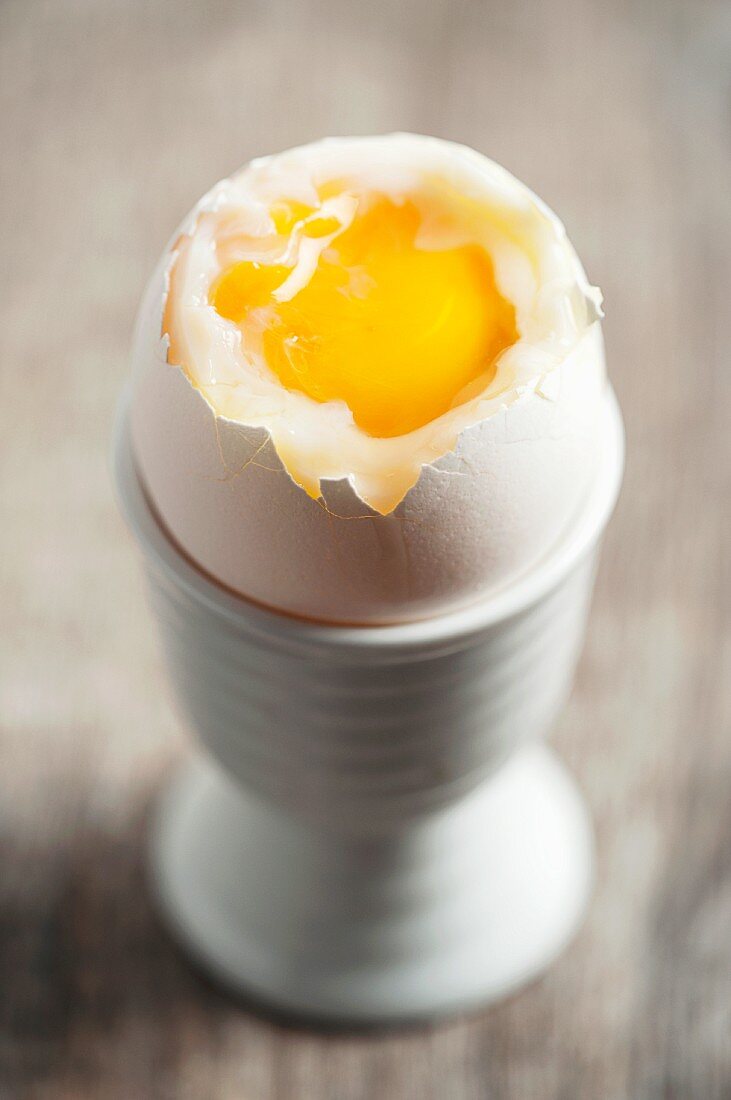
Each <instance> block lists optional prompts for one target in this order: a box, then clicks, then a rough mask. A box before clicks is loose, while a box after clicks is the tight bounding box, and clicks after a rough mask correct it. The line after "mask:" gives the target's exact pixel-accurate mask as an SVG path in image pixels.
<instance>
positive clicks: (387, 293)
mask: <svg viewBox="0 0 731 1100" xmlns="http://www.w3.org/2000/svg"><path fill="white" fill-rule="evenodd" d="M270 213H271V217H272V221H273V223H274V227H275V230H276V232H277V233H278V234H280V235H282V236H288V235H290V234H292V233H293V232H295V231H296V232H298V233H300V234H301V235H302V236H303V237H310V238H323V237H328V236H332V235H333V234H337V235H336V236H333V238H332V240H331V241H329V242H327V243H326V245H325V247H324V249H323V250H322V251H321V253H320V256H319V259H318V263H317V266H316V268H315V270H314V272H313V274H312V276H311V277H310V279H309V281H308V282H307V283H306V285H305V286H303V287H302V289H301V290H299V291H298V292H297V293H296V294H295V295H294V296H293V297H292V298H291V299H290V300H289V301H277V299H276V298H275V297H273V293H274V292H275V291H276V290H277V288H278V287H280V286H281V285H282V284H283V283H284V281H285V280H286V279H287V278H288V276H289V275H290V274H291V271H292V268H290V267H288V266H286V265H284V264H276V263H274V264H265V263H258V262H254V261H243V262H240V263H237V264H235V265H233V266H232V267H230V268H229V269H227V270H225V271H224V272H223V273H222V274H221V276H220V277H219V278H218V280H217V281H216V283H214V285H213V287H212V288H211V293H210V300H211V303H212V304H213V306H214V307H215V308H216V310H217V311H218V313H219V314H220V315H221V316H222V317H225V318H227V319H228V320H230V321H233V322H235V323H236V324H238V325H242V326H244V325H246V324H247V323H248V322H253V321H254V320H255V318H256V320H258V322H259V323H262V322H263V344H262V347H263V354H264V357H265V360H266V363H267V366H268V367H269V369H270V370H271V371H272V372H273V373H274V374H275V375H276V376H277V378H278V379H279V380H280V382H281V383H282V385H284V386H285V387H286V388H287V389H289V390H296V391H300V392H301V393H305V394H307V395H308V396H309V397H311V398H313V399H314V400H315V401H320V402H324V401H333V400H340V401H344V402H345V403H346V404H347V405H348V407H349V408H350V410H351V412H352V414H353V418H354V420H355V423H356V424H357V425H358V426H359V427H360V428H361V429H362V430H363V431H365V432H367V433H368V434H369V435H372V436H376V437H388V436H397V435H403V434H405V433H407V432H410V431H413V430H415V429H416V428H420V427H422V426H423V425H424V424H428V423H429V422H430V421H432V420H434V419H436V417H438V416H441V415H442V414H443V413H445V412H447V410H448V409H450V408H452V407H453V406H454V405H455V404H458V403H459V400H460V395H461V394H462V392H463V391H464V390H465V388H466V387H468V386H470V384H472V383H475V384H477V382H478V380H481V381H484V384H485V385H487V384H488V383H489V382H490V380H491V379H492V377H493V375H494V373H495V369H496V368H495V360H496V358H497V356H498V355H499V354H500V352H501V351H503V350H504V349H505V348H506V347H508V346H509V345H511V344H513V343H514V342H515V341H516V339H517V335H518V334H517V330H516V322H515V310H514V307H513V306H512V304H511V303H510V302H508V301H507V300H506V299H505V298H503V297H502V295H501V294H500V292H499V290H498V289H497V286H496V284H495V277H494V273H493V268H492V263H491V260H490V257H489V255H488V254H487V252H485V250H484V249H483V248H482V247H480V246H479V245H477V244H465V245H461V246H459V247H456V248H444V249H429V248H423V247H417V244H416V238H417V234H418V232H419V229H420V228H421V224H422V217H421V214H420V212H419V209H418V208H417V206H416V204H415V203H413V202H411V201H407V202H403V203H395V202H393V201H392V200H391V199H389V198H386V197H385V196H381V197H377V198H374V200H373V201H372V202H371V203H370V204H369V206H368V208H367V209H366V210H365V211H364V212H362V213H361V212H356V215H355V217H354V219H353V221H352V222H351V224H350V225H348V226H347V228H345V229H343V230H342V232H340V233H338V229H339V228H340V223H339V222H338V221H337V219H335V218H333V217H329V216H324V215H320V214H318V212H317V211H316V210H312V209H311V208H308V207H306V206H303V205H302V204H300V203H295V202H286V201H283V202H280V203H276V204H274V205H273V206H272V208H271V211H270ZM253 311H263V312H259V313H257V314H256V315H255V314H254V312H253ZM471 392H473V391H471Z"/></svg>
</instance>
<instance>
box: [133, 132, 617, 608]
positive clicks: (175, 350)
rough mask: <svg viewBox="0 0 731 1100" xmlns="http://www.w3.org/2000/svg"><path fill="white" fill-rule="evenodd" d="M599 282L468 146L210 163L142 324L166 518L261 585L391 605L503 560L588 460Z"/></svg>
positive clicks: (549, 513)
mask: <svg viewBox="0 0 731 1100" xmlns="http://www.w3.org/2000/svg"><path fill="white" fill-rule="evenodd" d="M600 301H601V298H600V295H599V293H598V291H597V290H595V289H594V288H592V287H590V286H589V284H588V283H587V280H586V277H585V275H584V272H583V270H582V267H581V265H580V263H579V261H578V259H577V257H576V254H575V252H574V250H573V248H572V247H571V245H570V243H569V241H568V239H567V237H566V233H565V231H564V229H563V226H562V225H561V223H560V222H559V221H558V219H557V218H556V216H555V215H554V214H553V213H552V212H551V211H550V210H549V209H548V208H547V207H546V206H545V205H544V203H542V202H541V201H540V200H539V199H538V198H537V197H536V196H535V195H534V194H532V192H530V191H529V190H528V189H527V188H526V187H525V186H524V185H523V184H522V183H520V182H519V181H518V180H516V179H515V178H514V177H513V176H511V175H510V174H509V173H508V172H506V171H505V170H504V169H502V168H500V167H499V166H498V165H497V164H495V163H494V162H492V161H490V160H488V159H487V158H486V157H483V156H481V155H479V154H477V153H475V152H473V151H472V150H470V149H467V148H465V147H463V146H459V145H454V144H451V143H449V142H445V141H439V140H437V139H434V138H426V137H418V136H415V135H408V134H394V135H390V136H387V137H368V138H363V137H360V138H342V139H330V140H326V141H322V142H318V143H315V144H313V145H308V146H304V147H302V148H299V149H293V150H291V151H289V152H286V153H282V154H279V155H276V156H271V157H266V158H263V159H261V160H256V161H254V162H252V163H251V164H250V165H249V166H247V167H246V168H244V169H242V170H241V171H240V172H238V173H237V174H235V175H234V176H232V177H231V178H229V179H227V180H224V181H222V182H221V183H219V184H217V185H216V186H215V187H214V188H213V189H212V190H211V191H210V192H209V193H208V194H207V195H206V196H205V197H204V198H203V199H202V200H201V201H200V202H199V203H198V205H197V206H196V207H195V209H194V210H193V211H192V213H191V214H190V215H189V217H188V218H187V219H186V221H185V223H184V224H183V226H182V227H181V229H180V230H179V231H178V233H177V234H176V235H175V237H174V238H173V242H172V245H171V246H170V248H169V249H168V250H167V251H166V252H165V254H164V256H163V258H162V260H161V263H160V265H159V266H158V270H157V271H156V273H155V275H154V276H153V279H152V281H151V283H150V285H149V287H148V290H147V293H146V296H145V298H144V301H143V304H142V308H141V311H140V315H139V319H138V326H137V332H136V338H135V345H134V363H135V379H134V386H133V395H132V408H131V426H132V441H133V448H134V453H135V459H136V463H137V467H138V471H139V475H140V478H141V480H142V483H143V485H144V488H145V490H146V493H147V495H148V498H149V500H150V503H151V505H152V506H153V508H154V510H155V512H156V514H157V516H158V518H159V520H160V522H161V524H162V525H163V526H164V528H165V529H166V530H167V532H168V534H169V536H170V537H171V538H172V539H173V540H174V542H175V543H177V545H178V546H179V547H180V548H181V549H182V550H183V551H184V552H185V553H186V555H187V556H188V557H189V558H190V559H191V560H192V561H194V562H195V563H196V564H197V565H198V566H199V567H200V568H201V569H202V570H203V571H205V573H207V574H208V575H209V576H210V577H212V578H213V579H215V580H216V581H218V582H219V583H220V584H222V585H224V586H225V587H226V588H228V589H229V590H232V591H233V592H235V593H236V594H238V595H240V596H242V597H245V598H247V599H250V600H254V601H257V602H258V603H261V604H265V605H267V606H269V607H271V608H273V609H276V610H278V611H281V612H287V613H290V614H295V615H300V616H307V617H310V618H314V619H318V620H323V621H331V622H349V623H376V622H403V621H408V620H413V619H418V618H423V617H426V616H430V615H435V614H439V613H441V612H444V611H446V610H450V609H453V608H456V607H458V606H461V605H465V604H467V603H469V602H471V601H474V600H476V599H479V598H482V597H484V596H485V595H487V594H488V593H490V592H492V591H495V590H496V589H497V588H499V587H501V586H504V585H506V584H508V583H510V581H511V580H513V579H514V578H516V577H517V576H518V575H519V574H521V573H523V572H525V571H526V570H527V569H529V568H530V567H531V566H532V565H533V564H535V563H536V562H537V561H538V560H539V559H540V558H541V556H542V555H544V554H546V553H547V552H548V551H549V550H550V549H551V547H552V546H553V545H554V544H555V543H556V541H557V540H558V539H559V538H560V537H561V534H562V533H563V532H564V531H565V530H566V528H567V525H568V524H569V523H570V521H571V519H572V517H573V516H574V515H575V514H576V512H577V510H578V509H579V508H580V506H581V503H582V501H583V499H584V498H585V496H586V494H587V492H588V490H589V487H590V485H591V482H592V478H593V476H594V473H595V470H596V468H597V463H598V458H599V454H600V450H601V441H602V433H601V431H600V418H601V411H602V407H603V403H604V401H605V396H606V382H605V371H604V355H603V345H602V338H601V332H600V326H599V317H600Z"/></svg>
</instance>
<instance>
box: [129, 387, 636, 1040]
mask: <svg viewBox="0 0 731 1100" xmlns="http://www.w3.org/2000/svg"><path fill="white" fill-rule="evenodd" d="M605 404H606V408H605V416H604V431H605V441H604V447H603V461H602V463H601V466H600V469H599V471H598V474H597V478H596V482H595V484H594V486H593V488H592V491H591V494H590V497H589V499H588V500H587V501H586V504H585V507H584V508H583V510H582V512H581V515H579V516H577V517H576V519H575V521H574V523H573V524H572V526H571V529H570V531H568V532H567V533H566V535H565V537H564V539H563V540H562V541H561V544H560V545H559V546H558V547H556V548H555V549H554V550H553V551H552V552H551V553H550V554H549V555H548V556H547V557H546V559H544V560H543V561H542V562H541V563H540V564H539V565H538V566H536V567H534V568H533V569H532V570H530V571H529V573H528V574H527V575H526V576H524V577H523V578H521V579H520V580H518V581H517V582H515V583H514V584H512V585H511V586H509V588H507V589H505V590H503V591H502V592H500V593H498V594H496V595H495V596H491V597H488V598H487V599H486V600H484V601H481V602H480V603H478V604H476V605H473V606H471V607H470V608H467V609H465V610H463V611H458V612H453V613H450V614H447V615H443V616H439V617H437V618H433V619H430V620H426V621H424V622H421V623H410V624H405V625H403V626H386V627H363V628H350V627H335V626H326V625H324V624H323V625H318V624H315V623H310V622H304V621H300V620H297V619H294V618H291V617H288V616H283V615H279V614H276V613H274V612H270V611H266V610H264V609H262V608H260V607H257V606H255V605H253V604H249V603H247V602H246V601H245V600H242V599H238V598H236V597H234V596H232V595H229V594H228V593H227V592H225V591H224V590H223V589H222V588H220V587H219V586H218V585H216V584H215V583H214V582H213V581H211V580H209V579H207V578H206V577H205V576H204V575H203V574H202V573H200V572H199V571H198V570H197V569H196V568H195V567H194V566H193V565H192V564H191V563H190V562H189V561H188V560H187V559H186V558H185V557H184V556H183V555H182V554H181V553H180V552H179V551H178V550H177V549H176V548H175V546H174V545H173V544H172V543H171V541H170V540H169V539H168V538H167V536H166V534H165V533H164V531H163V530H162V528H161V527H160V526H159V524H158V523H157V520H156V518H155V516H154V514H153V512H152V510H151V509H150V507H149V504H148V502H147V500H146V498H145V495H144V492H143V490H142V488H141V485H140V483H139V480H138V478H137V475H136V471H135V467H134V461H133V458H132V454H131V450H130V443H129V437H128V430H127V417H126V413H125V411H124V410H123V412H122V415H121V416H120V419H119V425H118V432H117V441H116V454H115V464H116V477H117V485H118V490H119V495H120V498H121V503H122V507H123V510H124V512H125V514H126V516H127V519H128V522H129V524H130V526H131V527H132V530H133V531H134V533H135V535H136V537H137V539H138V541H139V542H140V544H141V546H142V548H143V551H144V555H145V560H146V565H147V571H148V576H149V580H150V589H151V597H152V603H153V607H154V610H155V613H156V615H157V618H158V622H159V624H160V627H161V631H162V637H163V643H164V647H165V650H166V655H167V658H168V665H169V670H170V674H171V677H172V680H173V684H174V687H175V691H176V694H177V696H178V700H179V702H180V704H181V707H182V709H183V711H184V713H185V715H186V717H187V719H188V721H189V723H190V725H191V727H192V728H193V729H194V730H195V732H196V733H197V734H198V736H199V738H200V739H201V740H202V742H203V744H204V746H205V748H206V749H207V752H208V754H209V756H210V757H211V758H212V761H204V760H202V759H201V760H199V761H196V762H195V763H194V765H193V766H192V767H190V768H189V769H188V770H187V771H185V772H184V773H183V774H182V775H181V776H179V777H178V779H177V780H176V781H175V782H174V783H173V785H171V787H170V788H169V789H168V791H167V792H165V795H164V797H163V799H162V801H161V804H160V809H159V813H158V816H157V820H156V825H155V828H154V830H153V843H152V877H153V882H154V886H155V890H156V893H157V896H158V898H159V900H160V902H161V905H162V909H163V912H164V913H165V915H166V917H167V919H168V921H169V923H170V924H171V925H172V927H173V928H174V929H175V931H176V932H177V934H178V935H179V937H180V938H181V939H182V941H183V942H184V943H185V944H186V945H187V946H188V948H189V949H190V950H191V952H192V953H193V954H194V955H195V956H196V957H198V959H199V960H200V961H201V962H202V963H204V965H205V966H206V967H207V968H208V969H209V970H210V971H211V972H212V973H214V974H215V975H216V976H217V977H218V978H219V979H221V980H222V981H224V982H225V983H226V984H227V985H228V986H229V987H231V988H232V989H234V990H236V991H237V992H238V993H240V994H242V995H244V996H252V997H255V998H257V999H260V1000H262V1001H264V1002H266V1003H268V1004H269V1005H271V1006H273V1007H275V1008H277V1009H279V1010H281V1011H284V1012H287V1013H290V1014H294V1015H297V1016H301V1017H305V1018H309V1019H312V1020H315V1021H319V1020H321V1021H327V1022H335V1023H355V1024H357V1023H378V1022H400V1021H408V1020H417V1019H420V1018H428V1017H433V1016H435V1015H440V1014H445V1013H450V1012H455V1011H460V1010H463V1009H466V1008H471V1007H475V1006H477V1005H480V1004H484V1003H487V1002H488V1001H491V1000H494V999H495V998H497V997H499V996H502V995H503V994H505V993H507V992H509V991H511V990H513V989H515V988H516V987H518V986H519V985H521V984H522V983H523V982H525V981H527V980H528V979H529V978H531V977H533V976H534V975H536V974H538V973H539V972H540V971H542V970H543V969H544V968H545V967H546V966H547V965H548V964H549V963H550V962H551V961H552V960H553V959H554V958H555V956H556V955H557V954H558V952H559V951H560V950H561V949H562V948H563V947H564V945H565V944H566V943H567V941H568V940H569V939H570V937H571V935H572V933H573V932H574V930H575V929H576V928H577V926H578V923H579V921H580V918H581V915H582V913H583V911H584V908H585V904H586V901H587V897H588V893H589V888H590V882H591V875H592V840H591V829H590V825H589V822H588V819H587V815H586V812H585V809H584V806H583V802H582V799H581V797H580V795H579V794H578V792H577V790H576V788H575V786H574V784H573V782H572V781H571V780H570V779H569V777H568V775H567V774H566V772H565V771H564V769H563V767H562V766H561V765H560V764H559V763H558V762H557V760H556V759H555V757H554V756H553V755H552V753H551V752H550V751H549V750H548V749H546V748H545V747H543V746H542V745H540V744H538V743H537V739H539V738H540V737H542V736H543V735H544V734H545V733H546V732H547V731H548V729H549V728H550V726H551V724H552V722H553V720H554V719H555V717H556V714H557V713H558V711H559V709H560V707H561V706H562V704H563V702H564V700H565V698H566V695H567V693H568V691H569V689H570V685H571V680H572V677H573V672H574V667H575V663H576V659H577V655H578V652H579V650H580V646H581V642H582V638H583V634H584V626H585V621H586V614H587V610H588V605H589V600H590V595H591V590H592V585H593V577H594V569H595V560H596V552H597V546H598V542H599V539H600V536H601V533H602V531H603V529H604V526H605V524H606V522H607V519H608V518H609V515H610V513H611V510H612V507H613V504H614V500H615V498H616V494H617V491H618V486H619V481H620V477H621V470H622V460H623V444H622V430H621V420H620V417H619V412H618V409H617V406H616V402H615V401H614V398H613V396H612V394H611V392H610V391H608V392H607V399H606V403H605Z"/></svg>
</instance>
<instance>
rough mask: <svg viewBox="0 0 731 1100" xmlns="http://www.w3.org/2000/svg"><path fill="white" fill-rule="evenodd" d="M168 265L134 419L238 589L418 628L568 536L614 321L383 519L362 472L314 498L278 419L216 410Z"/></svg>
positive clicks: (145, 452) (154, 289)
mask: <svg viewBox="0 0 731 1100" xmlns="http://www.w3.org/2000/svg"><path fill="white" fill-rule="evenodd" d="M163 276H164V262H163V264H161V266H160V268H159V269H158V271H157V273H156V274H155V276H154V277H153V280H152V282H151V284H150V286H149V288H148V292H147V294H146V296H145V299H144V302H143V306H142V310H141V313H140V317H139V319H138V326H137V332H136V338H135V345H134V368H135V371H134V383H133V393H132V402H131V429H132V438H133V447H134V452H135V456H136V461H137V465H138V469H139V472H140V475H141V478H142V481H143V484H144V486H145V488H146V491H147V493H148V495H149V498H150V500H151V502H152V504H153V505H154V507H155V509H156V511H157V514H158V516H159V518H160V519H161V520H162V522H163V524H164V526H165V527H166V528H167V530H168V532H169V533H170V534H171V535H172V537H173V538H174V540H175V541H176V542H177V543H178V545H179V546H180V547H182V548H183V549H184V550H185V552H186V553H187V555H188V556H189V557H190V558H191V559H192V560H193V561H194V562H195V563H197V564H198V565H199V566H200V568H201V569H203V570H204V571H205V572H206V573H207V574H209V575H210V576H211V577H213V578H215V579H216V580H218V581H219V582H221V583H222V584H223V585H225V586H227V587H228V588H229V589H231V590H233V591H234V592H236V593H238V594H240V595H242V596H244V597H246V598H248V599H251V600H255V601H257V602H259V603H262V604H265V605H267V606H269V607H272V608H275V609H278V610H280V611H283V612H289V613H292V614H296V615H301V616H307V617H310V618H313V619H319V620H326V621H331V622H350V623H378V622H394V621H399V622H404V621H408V620H413V619H419V618H424V617H427V616H430V615H435V614H438V613H440V612H443V611H445V610H448V609H453V608H455V607H457V606H460V605H464V604H467V603H469V602H471V601H473V600H475V599H477V598H478V597H479V596H482V595H483V594H486V593H489V592H491V591H493V590H495V589H496V588H498V587H500V586H502V585H505V584H506V583H508V582H509V581H510V580H512V579H513V578H515V577H516V576H517V575H518V574H519V573H521V572H523V571H525V570H526V569H528V568H529V567H530V566H531V565H532V564H534V563H535V562H536V561H537V560H538V559H539V558H540V557H541V556H542V555H543V554H545V553H546V551H547V550H549V549H550V547H551V546H552V545H553V544H554V543H555V542H556V540H557V539H558V538H559V537H560V535H561V533H562V531H564V529H565V528H566V526H567V525H568V523H569V522H570V520H571V518H572V516H573V514H574V513H575V511H576V510H577V508H578V507H579V506H580V504H581V502H582V499H583V498H584V496H585V494H586V493H587V490H588V487H589V485H590V482H591V479H592V476H593V474H594V470H595V467H596V464H597V459H598V449H599V446H600V433H599V430H598V428H599V416H600V410H601V405H602V400H603V397H604V392H605V375H604V356H603V346H602V338H601V332H600V328H599V325H598V323H594V324H591V325H590V326H589V327H588V328H587V329H586V331H585V332H584V334H583V336H582V337H581V338H580V340H579V341H578V343H577V344H576V346H575V347H574V349H573V351H571V353H570V354H569V355H568V356H567V358H566V359H565V360H564V362H563V363H562V364H561V365H560V366H558V367H557V368H556V369H555V370H553V371H552V372H551V374H550V376H549V377H548V379H547V380H546V381H544V390H543V392H541V389H540V387H539V389H538V390H537V391H535V392H532V391H529V392H526V393H525V394H523V395H522V396H521V397H519V398H518V400H517V401H514V402H513V403H511V404H508V405H507V406H506V407H505V408H502V409H501V410H499V411H498V412H496V413H494V414H493V415H491V416H490V417H489V418H488V419H485V420H483V421H482V422H480V423H477V424H475V425H474V426H472V427H470V428H467V429H466V430H464V431H463V432H462V434H461V436H460V438H459V440H458V444H457V447H456V448H455V450H454V452H453V453H451V454H448V455H446V456H445V457H443V458H442V459H440V460H439V461H437V462H436V463H435V464H434V465H433V466H426V467H424V468H423V469H422V472H421V475H420V477H419V480H418V481H417V483H416V485H414V487H413V488H412V489H411V490H410V491H409V492H408V494H407V495H406V497H405V499H404V500H403V501H402V502H401V504H399V505H398V507H397V508H396V510H395V512H393V513H391V514H390V515H386V516H382V515H377V514H375V513H371V510H370V509H369V508H367V507H366V506H365V505H364V504H363V503H362V501H361V500H360V499H359V498H358V496H357V495H356V494H355V492H354V491H353V489H352V488H351V487H350V484H349V483H348V482H347V481H346V480H342V481H337V482H324V483H323V487H324V497H325V501H326V504H327V507H325V506H324V505H323V503H322V502H317V501H315V500H313V499H311V498H310V497H309V496H308V495H307V494H306V493H305V492H304V491H303V490H302V489H301V488H299V487H298V486H297V485H296V484H295V483H294V482H293V481H292V480H291V478H290V476H289V475H288V474H287V473H286V471H285V470H284V469H283V467H282V464H281V462H280V461H279V458H278V456H277V454H276V451H275V450H274V447H273V445H272V444H271V441H270V440H269V438H268V436H267V433H266V431H265V430H264V429H252V428H247V427H245V426H243V425H239V424H234V423H231V422H230V421H226V420H224V419H222V418H220V417H216V416H214V414H213V412H212V411H211V409H210V407H209V406H208V404H207V403H206V401H205V400H204V399H203V397H201V395H200V393H199V392H198V391H197V390H196V389H194V387H193V386H192V385H191V384H190V382H189V381H188V379H187V377H186V376H185V374H184V373H183V372H182V370H180V369H179V368H177V367H174V366H170V365H168V363H167V362H166V356H165V347H164V345H163V343H162V341H161V339H160V318H161V308H162V306H161V303H162V301H163V294H164V289H165V287H164V277H163Z"/></svg>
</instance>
